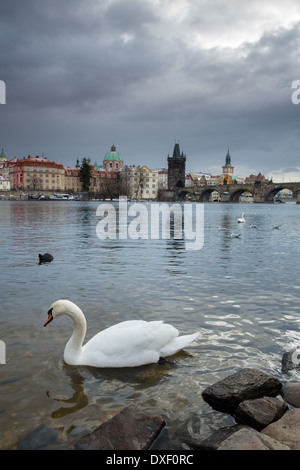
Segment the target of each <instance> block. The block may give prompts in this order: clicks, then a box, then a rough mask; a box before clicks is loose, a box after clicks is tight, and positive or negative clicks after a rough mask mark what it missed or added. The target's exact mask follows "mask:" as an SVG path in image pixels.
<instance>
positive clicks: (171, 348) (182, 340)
mask: <svg viewBox="0 0 300 470" xmlns="http://www.w3.org/2000/svg"><path fill="white" fill-rule="evenodd" d="M199 334H200V333H192V334H191V335H184V336H178V337H177V338H174V339H173V340H172V341H170V343H168V344H167V345H166V346H165V347H164V348H163V349H162V350H161V352H160V353H161V356H172V354H176V353H177V352H178V351H180V350H181V349H184V348H185V347H186V346H188V345H189V344H191V343H192V342H193V341H194V340H195V339H196V338H198V336H199Z"/></svg>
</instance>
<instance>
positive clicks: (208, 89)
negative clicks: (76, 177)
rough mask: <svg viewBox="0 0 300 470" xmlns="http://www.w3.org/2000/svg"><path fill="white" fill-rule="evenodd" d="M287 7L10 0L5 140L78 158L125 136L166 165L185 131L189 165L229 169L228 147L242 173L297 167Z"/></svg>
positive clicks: (4, 52) (146, 158)
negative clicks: (226, 160) (285, 158)
mask: <svg viewBox="0 0 300 470" xmlns="http://www.w3.org/2000/svg"><path fill="white" fill-rule="evenodd" d="M237 5H239V9H238V10H237ZM280 5H281V4H280V3H279V2H277V1H276V0H275V1H273V2H271V1H269V0H266V1H265V2H264V3H263V5H262V4H261V2H258V1H254V2H251V4H250V3H249V4H248V2H247V3H243V4H242V5H241V3H240V2H239V3H237V2H236V1H235V0H232V1H231V2H230V4H229V5H228V2H226V3H225V2H223V1H222V0H215V1H214V2H207V1H205V0H199V1H197V2H194V1H189V0H173V1H169V0H164V1H162V0H155V1H154V0H153V1H147V0H145V1H140V0H64V1H58V0H51V1H48V0H46V1H39V0H24V1H22V2H20V1H16V0H2V2H1V3H0V44H1V65H0V71H1V72H0V79H1V80H4V81H5V83H6V86H7V104H6V105H5V109H4V107H3V106H2V107H1V108H0V123H2V124H1V128H2V134H3V135H2V136H1V140H2V142H1V141H0V145H1V146H4V147H6V148H7V152H8V153H9V152H12V153H13V152H20V153H21V152H22V153H25V154H27V153H30V152H32V153H35V152H38V151H40V150H35V149H33V147H34V146H36V147H38V148H39V149H40V148H41V147H42V148H43V150H45V151H46V153H47V154H48V156H49V158H52V159H55V160H58V159H59V158H61V159H64V160H63V161H62V163H64V164H67V163H68V164H72V161H74V158H75V157H76V156H77V155H78V152H79V154H81V153H85V154H86V152H91V153H93V152H94V153H96V149H97V152H98V154H97V155H95V157H93V156H92V158H95V159H98V160H99V148H100V146H101V145H102V142H105V143H104V146H105V148H104V147H103V150H102V152H103V153H104V152H105V151H106V150H107V148H108V147H109V146H110V145H111V144H112V143H115V144H117V145H118V142H120V145H122V149H123V152H125V153H127V155H129V156H130V157H129V158H130V159H131V161H128V163H137V164H139V163H141V164H147V163H148V164H149V166H152V167H153V168H155V167H156V168H158V167H161V166H165V165H166V161H165V160H163V159H165V158H166V153H167V152H172V146H173V142H174V139H180V140H181V142H182V146H183V147H184V150H185V152H186V153H187V154H188V163H189V165H188V167H189V169H190V170H192V169H194V170H199V171H200V170H201V169H202V170H205V171H209V169H210V168H208V167H209V165H211V166H212V167H214V166H215V167H216V168H217V166H219V167H220V166H221V164H222V163H223V161H221V160H223V157H225V153H226V151H227V145H229V146H230V147H231V148H232V153H233V156H234V157H235V161H234V164H235V165H237V166H238V167H239V169H240V170H241V172H242V171H245V172H247V171H248V170H252V171H254V172H255V169H256V168H257V169H258V170H263V171H264V172H268V171H269V172H270V171H271V170H272V169H274V170H276V171H279V169H280V168H283V167H286V168H287V166H289V167H291V168H292V167H295V168H296V169H298V167H297V164H298V163H297V160H296V155H297V156H298V154H299V152H298V148H299V133H298V127H297V122H299V112H300V106H298V107H297V106H294V105H293V104H292V103H291V94H292V91H291V83H292V81H293V80H295V79H299V78H300V77H299V76H298V75H297V74H298V72H299V70H298V67H297V64H298V51H299V47H300V44H299V42H300V41H299V38H300V30H299V22H298V23H297V22H296V19H297V14H298V13H299V12H300V10H297V4H295V5H294V3H293V2H292V0H287V4H286V5H285V7H286V8H284V7H282V6H280ZM289 10H290V13H291V16H293V21H290V20H289V17H288V16H287V13H286V12H287V11H289ZM274 12H275V13H274ZM272 15H273V16H272ZM280 15H282V18H281V16H280ZM298 20H300V16H299V14H298ZM266 25H267V26H266ZM16 135H17V138H16ZM112 139H113V140H114V142H112V141H111V140H112ZM29 145H30V148H28V149H27V148H26V149H25V148H24V147H28V146H29ZM10 149H11V150H10ZM21 149H24V150H22V151H21ZM58 149H59V150H58ZM119 150H120V151H121V149H120V148H119ZM141 151H142V152H141ZM121 153H122V152H121ZM283 153H284V155H286V156H287V155H288V156H289V161H288V162H287V161H286V162H285V163H284V164H283V163H282V154H283ZM100 154H101V151H100ZM155 154H156V155H157V158H156V159H155V158H154V157H153V155H155ZM297 158H298V157H297ZM208 162H209V163H208ZM258 166H259V168H258ZM297 171H298V170H297Z"/></svg>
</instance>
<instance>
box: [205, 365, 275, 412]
mask: <svg viewBox="0 0 300 470" xmlns="http://www.w3.org/2000/svg"><path fill="white" fill-rule="evenodd" d="M281 388H282V383H281V382H280V381H279V380H278V379H277V378H276V377H273V376H272V375H269V374H266V373H265V372H261V371H259V370H256V369H250V368H245V369H241V370H239V371H238V372H236V373H234V374H232V375H229V376H228V377H226V378H225V379H223V380H220V381H219V382H216V383H215V384H213V385H211V386H209V387H207V388H206V389H205V390H204V391H203V392H202V397H203V399H204V400H205V401H206V402H207V403H209V404H210V405H211V406H212V407H213V408H214V409H216V410H219V411H225V412H228V413H233V412H234V411H235V409H236V408H237V406H238V405H239V403H241V402H242V401H244V400H251V399H254V398H260V397H263V396H276V395H278V393H279V392H280V390H281Z"/></svg>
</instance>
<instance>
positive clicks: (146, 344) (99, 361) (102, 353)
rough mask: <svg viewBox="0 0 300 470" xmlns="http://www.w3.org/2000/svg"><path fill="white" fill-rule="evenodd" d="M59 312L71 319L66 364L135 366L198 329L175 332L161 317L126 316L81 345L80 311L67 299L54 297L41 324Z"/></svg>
mask: <svg viewBox="0 0 300 470" xmlns="http://www.w3.org/2000/svg"><path fill="white" fill-rule="evenodd" d="M60 315H68V316H69V317H71V318H72V320H73V323H74V331H73V334H72V336H71V338H70V339H69V341H68V343H67V344H66V347H65V351H64V360H65V362H66V363H67V364H70V365H85V366H92V367H136V366H141V365H144V364H150V363H155V362H158V361H159V359H160V357H165V356H171V355H172V354H175V353H176V352H178V351H179V350H181V349H183V348H185V347H186V346H188V345H189V344H190V343H191V342H192V341H194V340H195V339H196V338H197V337H198V336H199V333H193V334H190V335H185V336H178V334H179V332H178V330H177V329H176V328H174V327H173V326H172V325H168V324H165V323H163V322H162V321H150V322H147V321H143V320H129V321H124V322H122V323H118V324H117V325H114V326H111V327H109V328H107V329H106V330H103V331H100V332H99V333H98V334H96V335H95V336H94V337H93V338H92V339H90V340H89V341H88V342H87V343H86V344H85V345H84V346H82V343H83V340H84V338H85V334H86V320H85V316H84V314H83V312H82V311H81V310H80V308H79V307H78V306H77V305H75V304H74V303H73V302H70V301H69V300H57V301H56V302H54V303H53V304H52V305H51V307H50V309H49V311H48V319H47V321H46V323H45V324H44V326H46V325H48V324H49V323H50V322H51V321H52V320H53V318H56V317H58V316H60Z"/></svg>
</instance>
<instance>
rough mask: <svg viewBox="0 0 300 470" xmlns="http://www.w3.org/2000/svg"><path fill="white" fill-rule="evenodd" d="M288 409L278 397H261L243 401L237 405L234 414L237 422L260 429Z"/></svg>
mask: <svg viewBox="0 0 300 470" xmlns="http://www.w3.org/2000/svg"><path fill="white" fill-rule="evenodd" d="M288 409H289V407H288V405H287V404H286V403H285V402H284V401H283V400H282V399H280V398H276V397H263V398H256V399H254V400H245V401H243V402H242V403H240V404H239V405H238V407H237V409H236V410H235V413H234V416H235V418H236V419H237V420H238V421H239V422H242V423H245V424H248V425H249V426H251V427H252V428H254V429H256V430H257V431H261V430H262V429H263V428H265V427H266V426H268V425H269V424H271V423H273V422H274V421H277V420H278V419H280V418H281V417H282V416H283V415H284V413H286V412H287V410H288Z"/></svg>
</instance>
